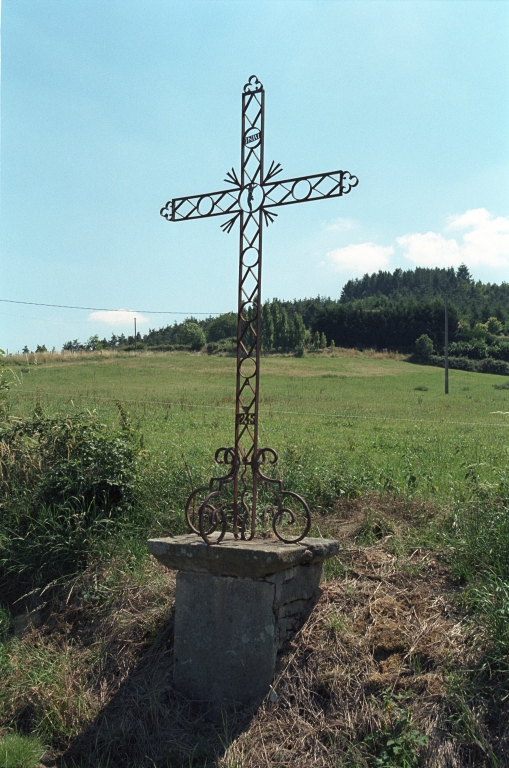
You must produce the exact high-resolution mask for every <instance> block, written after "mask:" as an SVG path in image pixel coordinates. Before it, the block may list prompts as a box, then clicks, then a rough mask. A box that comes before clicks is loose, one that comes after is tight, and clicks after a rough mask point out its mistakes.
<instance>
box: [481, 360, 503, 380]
mask: <svg viewBox="0 0 509 768" xmlns="http://www.w3.org/2000/svg"><path fill="white" fill-rule="evenodd" d="M478 370H479V371H481V373H498V374H501V375H502V376H509V363H506V362H504V360H494V359H493V358H492V357H487V358H486V360H483V361H482V363H481V365H480V366H479V368H478Z"/></svg>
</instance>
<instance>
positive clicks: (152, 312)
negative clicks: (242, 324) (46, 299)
mask: <svg viewBox="0 0 509 768" xmlns="http://www.w3.org/2000/svg"><path fill="white" fill-rule="evenodd" d="M0 301H3V302H5V303H6V304H29V305H30V306H32V307H58V309H86V310H90V311H91V312H138V313H139V314H140V315H141V314H143V312H145V314H147V315H187V316H188V317H192V316H193V315H206V316H207V317H210V316H211V315H220V314H222V313H221V312H174V311H170V310H152V309H127V310H125V309H108V308H106V307H74V306H72V305H70V304H42V303H41V302H38V301H13V300H12V299H0Z"/></svg>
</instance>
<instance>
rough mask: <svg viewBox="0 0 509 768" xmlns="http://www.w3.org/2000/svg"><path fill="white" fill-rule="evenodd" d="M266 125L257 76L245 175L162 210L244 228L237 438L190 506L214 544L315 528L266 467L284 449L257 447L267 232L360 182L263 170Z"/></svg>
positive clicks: (250, 99)
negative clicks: (284, 210) (260, 532)
mask: <svg viewBox="0 0 509 768" xmlns="http://www.w3.org/2000/svg"><path fill="white" fill-rule="evenodd" d="M264 126H265V92H264V88H263V85H262V83H261V82H260V81H259V80H258V78H257V77H256V76H255V75H252V76H251V77H250V78H249V81H248V82H247V83H246V84H245V86H244V90H243V93H242V134H241V172H240V178H239V176H238V175H237V173H236V171H235V169H234V168H232V169H231V171H228V172H227V174H226V179H225V181H226V182H227V183H228V184H230V185H231V187H230V189H226V190H222V191H219V192H210V193H207V194H203V195H193V196H192V197H180V198H173V199H172V200H169V201H168V202H167V203H166V205H165V206H164V208H162V209H161V216H163V217H164V218H165V219H167V220H168V221H187V220H189V219H203V218H209V217H211V216H223V215H227V216H229V218H228V219H227V220H226V221H224V222H223V224H222V225H221V227H222V229H223V231H224V232H227V233H228V232H231V230H232V228H233V226H234V225H235V224H236V223H237V222H238V223H239V226H240V256H239V260H240V275H239V286H238V314H237V365H236V372H237V373H236V378H237V384H236V397H235V443H234V446H233V447H232V448H219V449H218V451H216V455H215V460H216V462H217V463H218V464H220V465H224V466H226V467H228V472H227V473H226V474H225V475H224V476H223V477H213V478H211V480H210V482H209V485H208V486H203V487H201V488H197V489H196V490H194V491H193V492H192V493H191V495H190V496H189V498H188V500H187V502H186V507H185V514H186V521H187V524H188V526H189V528H190V530H191V531H193V532H194V533H196V534H198V535H200V536H201V537H202V538H203V540H204V541H205V542H206V543H207V544H219V543H220V542H221V541H222V540H223V539H224V537H225V535H226V532H227V530H228V529H229V528H230V527H231V529H232V531H233V535H234V537H235V538H236V539H238V538H240V539H244V540H250V539H253V538H254V536H255V534H256V531H257V527H259V525H260V522H261V524H262V525H263V524H264V522H265V523H266V522H267V520H268V519H270V523H271V527H272V531H273V533H274V534H275V535H276V536H277V538H278V539H280V540H281V541H284V542H287V543H292V542H293V543H294V542H298V541H300V540H301V539H303V538H304V536H306V535H307V533H308V532H309V529H310V526H311V512H310V509H309V506H308V505H307V503H306V501H305V500H304V499H303V498H302V497H301V496H299V495H298V494H296V493H293V492H292V491H285V490H284V489H283V485H282V482H281V481H280V480H277V479H273V478H270V477H268V476H267V475H266V474H265V473H264V471H263V469H264V468H265V466H272V465H275V464H276V463H277V461H278V456H277V453H276V452H275V451H274V450H273V449H272V448H258V406H259V385H260V331H261V277H262V275H261V267H262V229H263V224H264V223H265V225H266V226H267V225H268V224H270V223H272V222H273V221H274V219H275V218H276V216H277V213H276V212H275V211H274V210H273V209H274V208H276V207H279V206H282V205H291V204H293V203H303V202H308V201H312V200H325V199H328V198H331V197H341V196H342V195H347V194H348V193H349V192H350V191H351V189H353V188H354V187H356V186H357V184H358V183H359V180H358V178H357V177H356V176H354V175H352V174H350V173H349V172H348V171H341V170H339V171H330V172H327V173H322V174H314V175H312V176H299V177H296V178H293V179H286V180H283V181H281V180H276V178H275V177H276V176H278V175H279V174H280V173H281V172H282V168H281V165H280V164H279V163H275V162H274V161H272V162H271V164H270V166H269V169H268V171H267V173H266V174H264ZM259 502H260V503H259ZM258 510H261V511H260V512H259V511H258Z"/></svg>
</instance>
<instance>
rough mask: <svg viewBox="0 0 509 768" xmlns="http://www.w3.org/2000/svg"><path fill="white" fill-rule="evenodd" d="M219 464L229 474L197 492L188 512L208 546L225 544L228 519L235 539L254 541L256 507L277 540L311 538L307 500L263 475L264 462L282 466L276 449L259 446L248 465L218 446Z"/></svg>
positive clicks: (232, 451)
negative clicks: (222, 542)
mask: <svg viewBox="0 0 509 768" xmlns="http://www.w3.org/2000/svg"><path fill="white" fill-rule="evenodd" d="M215 460H216V462H217V463H218V464H221V465H226V466H229V467H230V471H229V472H228V474H226V475H223V476H222V477H212V478H211V480H210V483H209V485H206V486H203V487H201V488H197V489H196V490H195V491H193V492H192V493H191V495H190V496H189V498H188V500H187V502H186V509H185V512H186V521H187V524H188V526H189V528H190V529H191V530H192V531H194V532H195V533H198V534H200V535H201V537H202V538H203V540H204V541H206V542H207V544H219V543H220V542H221V541H222V540H223V538H224V536H225V533H226V531H227V530H228V523H229V521H231V527H232V530H233V534H234V536H235V538H239V539H243V540H244V541H250V540H251V539H253V538H254V536H255V532H256V529H257V522H258V521H257V519H256V516H257V507H258V508H260V513H259V517H260V522H261V524H262V530H263V531H264V532H267V528H268V525H270V527H271V528H272V531H273V532H274V533H275V535H276V536H277V538H278V539H280V540H281V541H284V542H285V543H287V544H291V543H296V542H298V541H300V540H301V539H303V538H304V537H305V536H307V534H308V533H309V529H310V528H311V511H310V509H309V506H308V504H307V502H306V501H305V500H304V499H303V498H302V496H299V495H298V494H297V493H294V492H293V491H285V490H284V488H283V483H282V482H281V480H277V479H275V478H271V477H268V476H267V475H266V474H264V472H262V469H261V467H262V466H264V465H265V464H269V465H274V464H276V463H277V461H278V455H277V453H276V451H274V450H273V449H272V448H259V449H258V450H257V451H256V454H254V456H253V458H252V460H251V461H249V462H245V463H243V462H241V461H239V459H238V457H237V455H236V453H235V449H234V448H219V449H218V450H217V451H216V455H215ZM249 475H251V477H249ZM228 491H230V492H229V493H228ZM257 502H258V504H257ZM260 502H261V504H260Z"/></svg>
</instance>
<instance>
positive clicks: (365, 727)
mask: <svg viewBox="0 0 509 768" xmlns="http://www.w3.org/2000/svg"><path fill="white" fill-rule="evenodd" d="M4 367H5V368H6V369H8V371H9V372H8V376H9V377H11V378H12V377H13V376H14V379H15V383H14V385H13V386H11V388H10V390H9V392H8V397H7V399H5V398H4V400H3V403H4V404H5V406H6V407H5V408H4V417H3V420H1V421H0V510H1V511H2V516H1V518H0V592H1V595H0V598H1V599H0V678H2V685H1V686H0V763H1V764H2V765H4V764H5V765H11V766H19V767H20V768H35V766H36V765H37V761H38V759H39V755H41V754H42V753H44V754H45V757H44V764H45V765H48V766H49V765H51V766H52V768H56V766H57V765H60V766H61V767H62V768H101V766H104V768H106V767H108V768H124V766H127V765H129V766H133V768H151V767H153V766H156V767H157V768H175V767H176V766H179V768H180V766H186V767H187V766H189V767H190V768H214V766H215V768H232V766H237V767H238V768H261V767H262V766H263V768H275V767H276V766H281V767H283V766H285V767H286V766H287V767H288V768H293V766H295V765H297V766H307V765H318V766H323V768H337V767H339V766H340V765H341V766H344V768H372V766H375V765H379V766H387V768H388V767H389V766H390V767H391V768H408V766H419V765H422V766H424V765H431V764H433V765H435V766H437V768H446V767H447V766H449V765H453V764H454V765H470V766H472V768H488V767H489V768H501V766H502V765H505V764H506V762H504V756H506V755H507V754H508V749H509V736H508V733H507V728H506V723H507V713H508V702H509V666H508V662H507V660H508V658H509V640H508V638H509V633H508V617H509V586H508V585H509V558H508V552H509V515H508V498H509V479H508V477H507V470H506V466H507V458H508V445H507V434H508V433H507V430H508V426H509V383H507V382H506V380H505V379H504V378H503V377H501V376H495V375H489V374H481V373H472V372H464V371H457V370H453V371H450V378H449V394H448V395H445V394H444V371H443V370H442V369H439V368H433V367H431V366H418V365H414V364H411V363H409V362H406V360H405V359H404V358H403V356H401V355H398V354H388V353H375V352H369V351H368V352H364V353H362V352H357V351H355V350H336V351H335V352H334V353H333V354H331V353H330V351H323V352H317V353H308V354H307V355H306V356H304V357H303V358H298V357H294V356H285V355H268V356H265V357H263V358H262V361H261V400H260V447H262V446H269V447H272V448H274V449H275V450H276V451H277V452H278V454H279V463H278V465H277V466H275V467H271V470H272V471H271V472H270V473H268V474H271V476H276V477H279V478H280V479H282V480H283V481H284V484H285V487H286V488H287V489H288V490H292V491H296V492H298V493H301V494H302V495H303V496H304V497H305V498H306V499H307V501H308V502H309V503H310V506H311V509H312V512H313V527H312V530H311V534H312V535H322V536H326V537H329V536H332V537H334V538H338V539H339V541H340V545H341V549H340V554H339V555H338V556H337V557H335V558H333V559H331V560H330V561H328V562H327V564H326V568H325V581H324V583H323V585H322V587H323V595H322V598H321V600H320V602H319V604H318V605H317V607H316V608H315V610H314V613H313V615H312V617H311V618H310V620H309V621H308V623H307V624H306V625H305V626H304V627H303V629H302V631H301V632H300V633H299V634H298V635H297V636H296V638H295V640H294V642H293V644H292V646H291V648H290V649H289V650H288V652H287V651H285V655H283V657H282V659H283V660H284V665H285V666H284V667H283V672H282V674H281V676H280V677H278V679H277V681H275V682H274V686H275V687H277V695H278V697H279V698H278V699H277V701H276V703H275V704H274V703H273V701H272V699H270V700H267V701H266V702H265V703H264V704H263V706H262V707H261V708H260V710H259V711H258V712H257V713H256V715H255V716H254V717H253V719H250V718H251V715H249V717H247V716H245V714H242V713H237V714H236V715H235V716H234V718H233V721H232V722H230V721H228V723H226V721H225V722H224V728H222V730H218V729H217V728H216V727H215V726H214V725H213V724H211V723H209V722H208V721H207V720H206V719H205V718H204V717H202V715H201V714H200V712H199V711H198V710H196V708H194V707H193V705H191V703H190V702H186V701H184V699H183V697H182V696H181V695H180V694H176V693H175V691H174V689H173V687H172V686H173V683H172V680H171V672H170V671H169V670H170V666H169V665H170V664H171V653H172V650H171V647H172V637H173V614H172V605H173V594H174V585H175V576H174V573H173V572H170V571H167V570H166V569H164V568H163V567H162V566H159V565H158V564H157V563H155V562H154V561H153V559H152V558H151V557H149V556H148V553H147V547H146V539H147V537H148V536H149V535H161V534H170V535H174V534H179V533H184V532H185V531H186V526H185V521H184V514H183V511H184V504H185V501H186V498H187V496H188V495H189V494H190V492H191V491H192V490H194V489H195V488H197V487H198V486H203V485H205V484H208V481H209V479H210V477H211V476H218V475H221V474H222V471H224V468H221V467H218V466H217V465H215V464H214V461H213V458H214V454H215V451H216V449H217V448H219V447H221V446H224V447H227V446H230V445H231V444H232V442H233V421H234V419H233V416H234V405H235V403H234V393H235V359H234V358H233V357H227V356H217V355H211V356H208V355H207V354H204V353H189V352H169V353H147V352H139V353H137V354H132V353H131V354H129V353H125V352H124V353H122V352H120V353H119V352H109V351H106V352H102V353H101V352H96V353H92V352H90V353H77V354H70V353H69V354H62V355H54V356H53V355H51V354H46V355H38V356H35V355H31V356H24V357H20V358H10V359H9V358H8V359H7V360H6V361H5V366H4ZM5 391H6V390H5V389H4V393H5ZM367 606H369V609H368V608H367ZM377 633H378V634H377ZM376 638H378V640H376ZM375 640H376V643H378V644H376V643H375ZM377 648H378V651H379V650H380V649H382V652H383V653H382V656H380V657H377V653H378V651H377V650H376V649H377ZM403 651H405V655H404V656H403ZM386 656H387V658H386ZM289 734H291V737H289ZM311 734H312V735H311ZM289 740H291V741H292V743H293V744H295V745H298V746H297V747H296V748H295V752H291V751H288V749H287V745H288V743H289ZM437 740H438V741H437ZM262 754H263V758H261V757H260V755H262ZM437 754H438V755H439V756H440V755H442V756H443V757H439V759H437V760H435V756H436V755H437ZM451 756H452V757H451ZM431 757H433V760H434V762H433V763H431V762H430V759H431Z"/></svg>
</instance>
